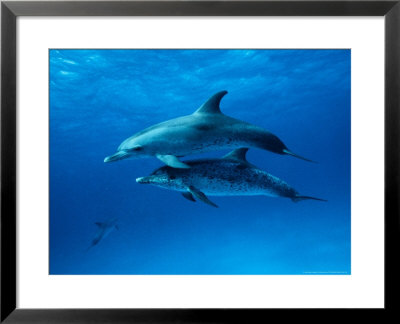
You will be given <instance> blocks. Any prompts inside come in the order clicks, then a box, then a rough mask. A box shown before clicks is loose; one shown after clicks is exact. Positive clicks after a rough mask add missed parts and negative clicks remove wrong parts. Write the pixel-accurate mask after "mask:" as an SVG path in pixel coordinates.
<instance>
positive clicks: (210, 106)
mask: <svg viewBox="0 0 400 324" xmlns="http://www.w3.org/2000/svg"><path fill="white" fill-rule="evenodd" d="M227 93H228V91H226V90H224V91H220V92H217V93H216V94H214V95H213V96H211V97H210V98H209V99H208V100H207V101H206V102H205V103H203V104H202V105H201V107H200V108H199V109H197V110H196V111H195V113H197V114H221V110H220V109H219V103H220V102H221V99H222V97H223V96H225V95H226V94H227Z"/></svg>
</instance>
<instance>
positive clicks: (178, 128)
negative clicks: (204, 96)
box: [104, 91, 312, 168]
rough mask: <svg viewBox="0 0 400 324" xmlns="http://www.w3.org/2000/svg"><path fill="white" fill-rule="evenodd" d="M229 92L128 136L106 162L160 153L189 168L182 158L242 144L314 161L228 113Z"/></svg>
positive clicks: (174, 164) (166, 160) (169, 161)
mask: <svg viewBox="0 0 400 324" xmlns="http://www.w3.org/2000/svg"><path fill="white" fill-rule="evenodd" d="M227 93H228V92H227V91H221V92H218V93H216V94H215V95H213V96H212V97H210V98H209V99H208V100H207V101H206V102H205V103H204V104H203V105H202V106H201V107H200V108H199V109H197V110H196V111H195V112H194V113H193V114H191V115H188V116H183V117H179V118H176V119H171V120H168V121H165V122H163V123H160V124H157V125H154V126H151V127H149V128H146V129H144V130H143V131H141V132H138V133H136V134H135V135H133V136H131V137H129V138H127V139H126V140H125V141H123V142H122V143H121V145H120V146H119V147H118V151H117V152H116V153H115V154H113V155H111V156H108V157H106V158H105V159H104V162H113V161H118V160H122V159H126V158H139V157H144V156H156V157H157V158H159V159H160V160H161V161H162V162H164V163H165V164H167V165H169V166H170V167H173V168H188V167H189V166H188V164H186V163H184V162H181V161H179V159H178V157H182V156H185V155H190V154H193V153H201V152H207V151H214V150H222V149H233V148H238V147H257V148H260V149H264V150H267V151H271V152H274V153H277V154H286V155H291V156H294V157H297V158H300V159H303V160H306V161H309V162H312V161H311V160H308V159H306V158H303V157H301V156H299V155H297V154H294V153H293V152H291V151H290V150H289V149H288V148H287V147H286V145H285V144H283V142H282V141H281V140H280V139H279V138H278V137H277V136H275V135H274V134H272V133H270V132H268V131H266V130H264V129H263V128H261V127H258V126H254V125H252V124H249V123H246V122H243V121H240V120H238V119H234V118H232V117H229V116H226V115H224V114H223V113H222V112H221V110H220V107H219V104H220V101H221V99H222V97H223V96H225V95H226V94H227Z"/></svg>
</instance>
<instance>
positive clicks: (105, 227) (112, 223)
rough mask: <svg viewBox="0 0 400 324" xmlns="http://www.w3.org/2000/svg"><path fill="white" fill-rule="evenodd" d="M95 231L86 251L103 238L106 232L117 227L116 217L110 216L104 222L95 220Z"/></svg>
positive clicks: (106, 234) (108, 232)
mask: <svg viewBox="0 0 400 324" xmlns="http://www.w3.org/2000/svg"><path fill="white" fill-rule="evenodd" d="M95 224H96V226H97V232H96V234H95V236H94V238H93V240H92V243H91V244H90V246H89V247H88V248H87V249H86V251H88V250H90V249H91V248H92V247H94V246H95V245H97V244H99V243H100V241H101V240H103V239H104V238H105V237H106V236H108V234H110V233H111V231H112V230H114V229H117V230H118V229H119V228H118V224H117V219H116V218H111V219H109V220H107V221H104V222H96V223H95Z"/></svg>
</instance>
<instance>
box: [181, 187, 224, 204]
mask: <svg viewBox="0 0 400 324" xmlns="http://www.w3.org/2000/svg"><path fill="white" fill-rule="evenodd" d="M188 190H189V192H190V193H191V194H192V195H193V196H194V197H196V198H197V199H199V200H201V201H202V202H203V203H206V204H208V205H211V206H213V207H216V208H218V206H217V205H216V204H214V203H213V202H212V201H211V200H210V199H208V198H207V196H206V195H205V194H204V193H202V192H201V191H200V190H198V189H196V188H195V187H193V186H190V187H189V188H188Z"/></svg>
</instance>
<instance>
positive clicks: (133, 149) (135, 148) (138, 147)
mask: <svg viewBox="0 0 400 324" xmlns="http://www.w3.org/2000/svg"><path fill="white" fill-rule="evenodd" d="M142 149H143V147H141V146H140V145H138V146H135V147H132V148H131V151H140V150H142Z"/></svg>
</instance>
